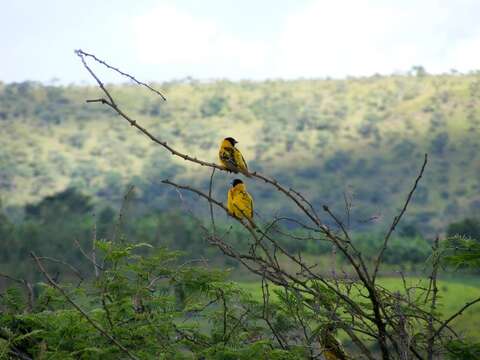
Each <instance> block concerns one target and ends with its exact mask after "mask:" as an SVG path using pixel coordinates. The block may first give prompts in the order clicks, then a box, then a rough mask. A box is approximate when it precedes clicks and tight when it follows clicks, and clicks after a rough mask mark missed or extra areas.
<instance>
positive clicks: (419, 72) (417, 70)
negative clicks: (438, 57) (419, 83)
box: [410, 65, 428, 77]
mask: <svg viewBox="0 0 480 360" xmlns="http://www.w3.org/2000/svg"><path fill="white" fill-rule="evenodd" d="M410 72H411V73H412V74H413V75H414V76H416V77H424V76H425V75H428V73H427V70H425V68H424V67H423V66H421V65H414V66H412V69H411V70H410Z"/></svg>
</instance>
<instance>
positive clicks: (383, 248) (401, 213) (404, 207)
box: [372, 154, 428, 282]
mask: <svg viewBox="0 0 480 360" xmlns="http://www.w3.org/2000/svg"><path fill="white" fill-rule="evenodd" d="M427 161H428V155H427V154H425V156H424V160H423V165H422V168H421V169H420V173H419V174H418V176H417V178H416V179H415V183H414V184H413V187H412V189H411V190H410V192H409V193H408V196H407V200H406V201H405V203H404V205H403V207H402V210H401V211H400V213H399V214H398V215H397V216H395V218H394V219H393V222H392V225H391V226H390V228H389V229H388V232H387V235H386V236H385V239H384V240H383V246H382V249H381V250H380V253H379V254H378V257H377V260H376V261H375V270H374V271H373V276H372V279H373V281H374V282H375V279H376V277H377V273H378V269H379V268H380V263H381V261H382V258H383V254H384V252H385V250H386V249H387V245H388V240H389V239H390V236H391V235H392V233H393V232H394V231H395V228H396V226H397V225H398V223H399V222H400V220H401V219H402V216H403V214H405V211H406V210H407V207H408V204H409V203H410V200H411V199H412V196H413V193H414V192H415V190H416V189H417V185H418V182H419V181H420V179H421V178H422V176H423V172H424V171H425V166H427Z"/></svg>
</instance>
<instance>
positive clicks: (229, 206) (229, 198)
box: [227, 189, 235, 215]
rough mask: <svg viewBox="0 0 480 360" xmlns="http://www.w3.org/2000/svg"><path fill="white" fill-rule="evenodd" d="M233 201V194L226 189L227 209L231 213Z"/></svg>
mask: <svg viewBox="0 0 480 360" xmlns="http://www.w3.org/2000/svg"><path fill="white" fill-rule="evenodd" d="M234 208H235V207H234V203H233V194H232V190H231V189H230V190H228V195H227V210H228V212H229V213H230V214H232V215H233V213H234V212H233V210H234Z"/></svg>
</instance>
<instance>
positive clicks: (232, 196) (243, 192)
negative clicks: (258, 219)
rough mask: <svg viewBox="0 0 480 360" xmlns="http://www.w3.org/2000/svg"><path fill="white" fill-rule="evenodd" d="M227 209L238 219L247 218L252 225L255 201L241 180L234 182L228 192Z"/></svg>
mask: <svg viewBox="0 0 480 360" xmlns="http://www.w3.org/2000/svg"><path fill="white" fill-rule="evenodd" d="M227 209H228V212H229V213H230V214H231V215H233V216H235V217H236V218H237V219H240V220H241V219H244V218H247V219H248V220H249V222H250V223H251V221H252V220H253V199H252V197H251V196H250V194H249V193H248V192H247V188H246V186H245V184H244V183H243V181H242V180H240V179H235V180H233V181H232V187H231V188H230V189H229V190H228V198H227ZM251 224H253V223H251Z"/></svg>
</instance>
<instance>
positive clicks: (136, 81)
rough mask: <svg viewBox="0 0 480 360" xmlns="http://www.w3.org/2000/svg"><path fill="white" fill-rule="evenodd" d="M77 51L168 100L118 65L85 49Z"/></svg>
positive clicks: (79, 54) (78, 53)
mask: <svg viewBox="0 0 480 360" xmlns="http://www.w3.org/2000/svg"><path fill="white" fill-rule="evenodd" d="M75 53H76V54H77V55H78V56H80V57H82V56H81V55H83V56H87V57H91V58H92V59H94V60H95V61H96V62H98V63H100V64H102V65H103V66H106V67H107V68H109V69H111V70H114V71H116V72H117V73H119V74H120V75H123V76H125V77H127V78H129V79H130V80H132V81H133V82H135V83H136V84H138V85H141V86H145V87H146V88H147V89H149V90H151V91H153V92H154V93H155V94H157V95H159V96H160V97H161V98H162V99H163V100H164V101H166V100H167V99H166V98H165V96H163V94H162V93H161V92H160V91H158V90H155V89H154V88H152V87H151V86H150V85H148V84H145V83H144V82H141V81H138V80H137V79H135V78H134V77H133V76H132V75H130V74H127V73H125V72H123V71H121V70H120V69H118V68H116V67H113V66H110V65H108V64H107V63H106V62H105V61H103V60H100V59H99V58H97V57H96V56H95V55H93V54H89V53H86V52H85V51H83V50H81V49H78V50H75ZM82 58H83V57H82Z"/></svg>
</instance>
